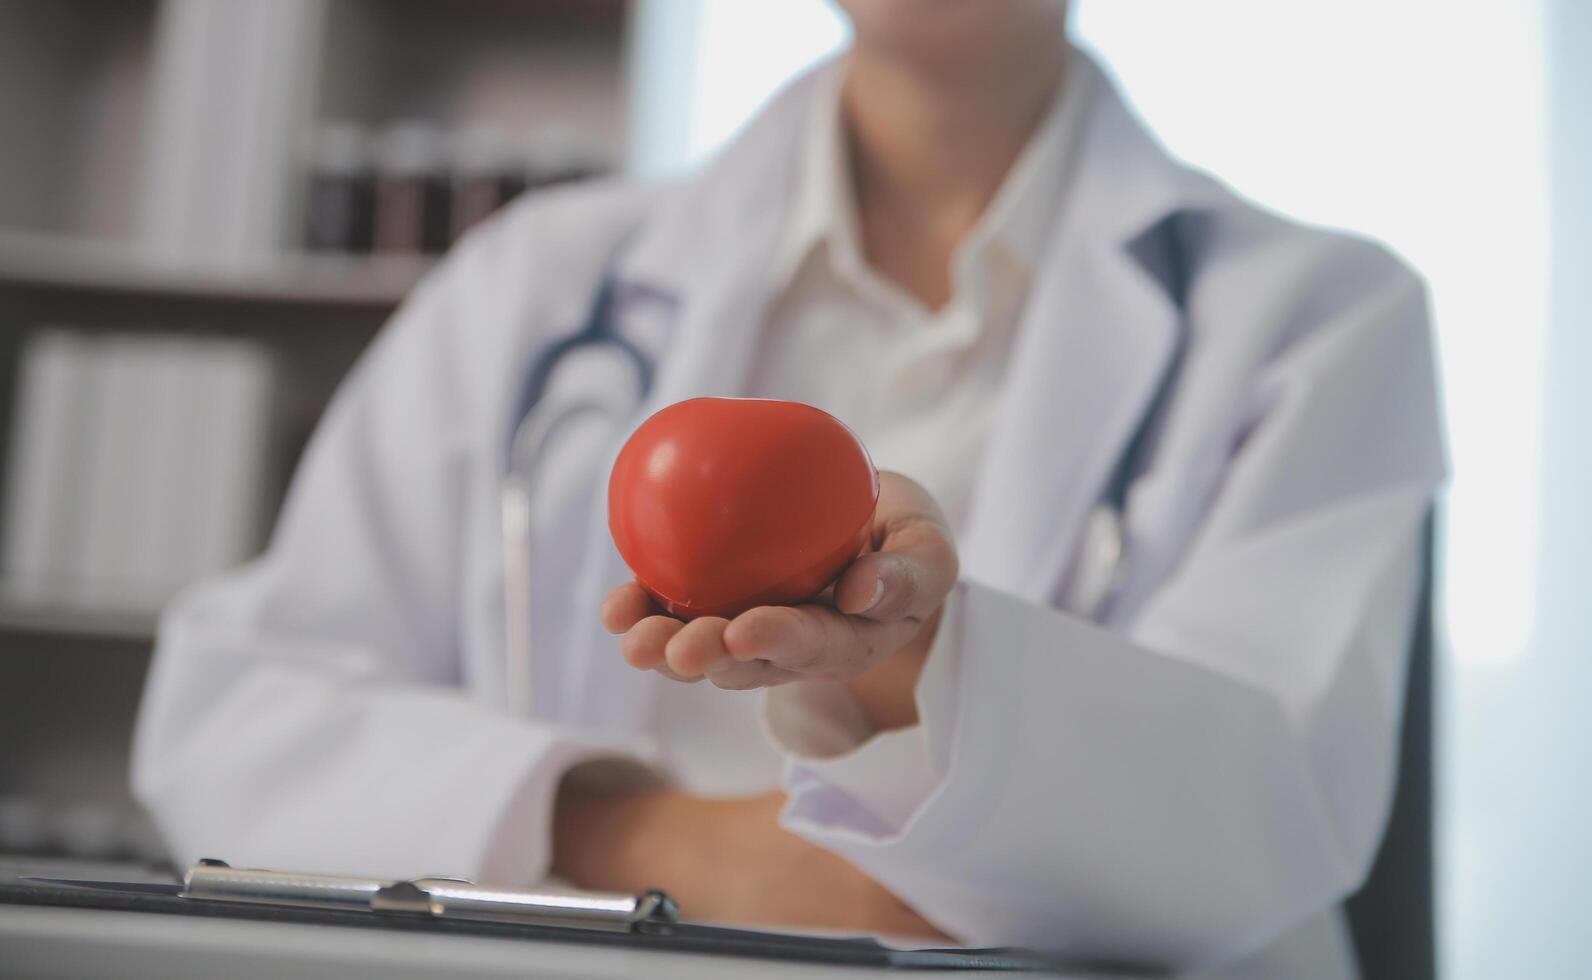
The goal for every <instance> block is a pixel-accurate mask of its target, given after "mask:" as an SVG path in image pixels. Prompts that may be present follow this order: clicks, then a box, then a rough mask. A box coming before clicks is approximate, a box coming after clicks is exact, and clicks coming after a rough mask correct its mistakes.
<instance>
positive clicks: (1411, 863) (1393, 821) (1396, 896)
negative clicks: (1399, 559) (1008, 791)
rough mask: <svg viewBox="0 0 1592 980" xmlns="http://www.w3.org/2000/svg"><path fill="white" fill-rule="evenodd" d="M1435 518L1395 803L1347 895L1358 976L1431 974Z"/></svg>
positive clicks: (1426, 542) (1431, 977) (1407, 688)
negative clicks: (1362, 876) (1366, 867)
mask: <svg viewBox="0 0 1592 980" xmlns="http://www.w3.org/2000/svg"><path fill="white" fill-rule="evenodd" d="M1434 527H1435V521H1434V519H1433V517H1432V516H1431V515H1428V516H1427V519H1426V526H1425V529H1424V531H1423V532H1422V537H1423V544H1422V547H1423V551H1424V555H1425V562H1424V570H1423V572H1422V576H1421V588H1420V598H1419V600H1418V605H1417V607H1416V614H1415V628H1414V632H1413V635H1412V642H1411V649H1410V660H1409V666H1408V668H1407V669H1408V671H1409V673H1408V675H1407V678H1406V680H1405V684H1404V720H1403V728H1402V731H1401V734H1400V738H1399V759H1398V782H1397V785H1396V788H1395V790H1394V794H1393V809H1392V812H1391V814H1390V815H1389V817H1388V823H1387V829H1386V830H1385V831H1383V835H1382V844H1381V846H1380V848H1378V850H1377V854H1376V860H1375V861H1374V862H1373V863H1372V865H1371V873H1370V875H1369V876H1368V877H1367V878H1366V880H1365V884H1363V885H1362V886H1360V890H1359V891H1357V892H1355V893H1354V894H1353V895H1352V896H1350V897H1349V899H1348V901H1347V902H1345V903H1344V909H1345V911H1346V912H1347V913H1348V918H1349V931H1350V933H1351V934H1352V935H1353V937H1354V947H1355V953H1356V954H1357V955H1358V957H1359V960H1360V975H1361V977H1362V978H1363V980H1435V978H1436V976H1437V948H1436V947H1437V942H1436V935H1437V930H1436V925H1435V903H1434V901H1433V893H1432V865H1433V860H1432V827H1433V813H1432V759H1433V752H1432V735H1433V710H1432V709H1433V705H1432V697H1433V694H1432V661H1433V649H1432V645H1433V644H1432V575H1433V564H1434V557H1433V537H1434Z"/></svg>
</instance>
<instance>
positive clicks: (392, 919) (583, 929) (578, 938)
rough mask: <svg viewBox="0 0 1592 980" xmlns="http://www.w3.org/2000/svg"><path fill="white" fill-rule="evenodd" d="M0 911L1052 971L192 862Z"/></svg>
mask: <svg viewBox="0 0 1592 980" xmlns="http://www.w3.org/2000/svg"><path fill="white" fill-rule="evenodd" d="M6 903H10V904H21V905H49V906H58V907H72V908H97V909H112V910H120V911H139V912H158V913H167V914H179V915H198V916H211V917H222V918H233V919H239V918H241V919H262V920H271V921H287V922H299V923H318V924H325V925H337V926H356V927H357V926H363V927H367V928H387V929H411V930H412V929H420V930H430V931H435V932H447V933H455V934H465V935H482V936H497V937H508V938H521V939H541V940H556V941H560V942H588V943H610V944H611V943H623V944H626V945H633V946H637V947H640V948H645V949H656V950H660V951H676V952H692V953H719V954H724V955H730V956H750V957H757V958H763V959H778V960H804V961H811V962H828V963H843V964H851V965H862V966H879V967H896V968H901V967H913V968H925V967H929V968H933V967H946V968H961V969H971V968H977V969H984V970H992V969H994V970H1029V971H1032V970H1040V971H1044V972H1052V971H1056V970H1058V969H1061V968H1062V966H1063V964H1061V963H1059V962H1058V961H1056V960H1055V959H1053V958H1050V957H1047V956H1045V955H1043V954H1040V953H1036V952H1032V951H1029V950H1019V949H962V948H945V949H916V948H903V947H898V946H893V945H889V944H887V943H884V942H880V941H879V940H877V939H874V938H872V937H838V938H837V937H831V936H821V935H811V934H797V933H779V932H765V931H758V930H753V929H741V928H730V927H726V926H712V925H702V924H698V923H692V922H689V921H682V920H681V918H680V910H679V909H678V908H677V907H676V905H675V903H674V901H673V900H672V899H670V898H669V897H668V896H667V895H665V894H664V893H662V892H659V891H651V892H646V893H644V894H642V895H634V896H631V895H590V894H574V895H565V894H558V893H554V892H536V891H523V892H522V891H515V890H510V889H503V888H495V887H489V886H483V885H477V884H475V883H473V882H470V881H467V880H464V879H458V878H446V877H430V878H417V879H413V880H410V881H381V880H377V879H370V878H354V877H342V876H337V875H322V874H297V873H291V872H281V871H263V870H255V869H245V868H233V867H230V866H229V865H227V864H226V863H225V862H222V861H216V860H209V859H207V860H203V861H200V862H199V863H198V864H196V865H194V867H193V868H192V869H191V870H189V872H188V873H187V875H186V876H184V878H183V880H182V881H180V882H179V881H172V882H149V881H86V880H77V879H69V878H47V877H19V878H15V879H13V880H11V881H0V904H6Z"/></svg>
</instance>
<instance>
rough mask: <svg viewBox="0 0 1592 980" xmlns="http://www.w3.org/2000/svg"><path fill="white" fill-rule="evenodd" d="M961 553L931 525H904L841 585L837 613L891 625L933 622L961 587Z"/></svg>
mask: <svg viewBox="0 0 1592 980" xmlns="http://www.w3.org/2000/svg"><path fill="white" fill-rule="evenodd" d="M956 574H957V563H956V551H955V549H954V548H953V547H952V546H951V543H950V541H949V540H947V539H946V537H945V533H944V530H943V529H942V528H940V527H939V526H938V525H937V524H935V523H934V522H931V521H927V520H924V521H912V522H903V523H902V524H899V525H897V526H896V527H894V528H891V529H890V532H889V533H888V534H887V535H886V537H885V539H884V541H883V542H882V544H881V546H880V549H879V550H878V551H875V552H871V553H869V554H866V555H863V556H862V557H861V558H858V559H857V560H856V561H854V562H852V563H851V565H850V567H848V568H847V569H846V571H845V573H844V574H842V575H841V577H840V580H839V581H838V582H836V583H835V608H836V609H838V610H840V611H841V612H843V613H845V614H846V615H848V616H862V617H864V618H866V619H871V620H874V621H876V622H881V623H888V622H895V621H896V620H900V619H927V618H928V617H929V616H931V615H933V614H934V611H935V610H936V609H938V608H939V607H940V603H942V602H944V601H945V596H946V593H948V592H950V590H951V587H952V586H953V585H955V584H956Z"/></svg>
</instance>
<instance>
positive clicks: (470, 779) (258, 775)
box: [132, 229, 646, 884]
mask: <svg viewBox="0 0 1592 980" xmlns="http://www.w3.org/2000/svg"><path fill="white" fill-rule="evenodd" d="M504 234H505V232H503V231H501V229H500V230H497V231H492V232H483V233H481V234H478V235H477V236H476V239H475V240H474V242H473V243H471V244H469V245H467V246H466V247H465V249H464V253H465V254H463V255H462V256H456V257H455V258H453V259H450V260H449V262H448V263H447V265H446V266H445V268H444V269H442V270H441V271H440V272H439V273H438V274H436V275H434V276H433V277H431V278H430V279H429V280H428V281H427V282H426V283H424V284H422V286H421V287H420V288H419V289H418V291H417V293H416V295H414V296H413V297H412V298H411V299H410V300H409V301H408V302H407V303H406V304H405V307H404V308H403V309H402V310H401V311H400V313H399V314H398V315H397V316H396V317H395V319H394V321H393V322H392V323H391V324H389V325H388V326H387V328H386V329H385V330H384V331H383V333H382V335H381V336H380V337H379V338H378V339H377V340H376V341H375V343H374V345H373V347H372V349H371V350H370V351H368V352H367V353H366V355H365V356H364V358H363V359H362V361H361V362H360V364H359V365H357V366H356V368H355V370H354V372H353V374H352V375H351V376H350V378H349V380H348V381H347V382H346V383H345V385H344V387H343V389H342V390H341V391H340V392H339V394H338V396H337V397H336V398H335V399H334V401H333V404H332V406H331V407H330V408H329V409H328V412H327V415H326V416H325V418H324V419H323V421H322V424H321V426H320V428H319V430H318V431H317V433H316V435H315V437H314V438H313V439H312V441H311V443H310V446H309V447H308V449H307V451H306V454H305V457H304V460H303V462H302V465H301V467H300V469H299V472H298V474H297V476H296V477H295V481H294V485H293V488H292V490H291V493H290V494H289V498H288V501H287V504H286V507H285V509H284V511H283V514H282V516H281V518H280V520H279V523H278V526H277V529H276V531H275V533H274V535H273V538H272V541H271V543H270V546H269V548H268V549H267V551H266V552H265V553H264V555H263V556H262V557H261V558H259V559H258V560H256V561H255V562H253V563H252V564H250V565H248V566H246V567H244V568H242V569H240V570H237V571H235V572H232V573H229V574H227V575H225V576H223V577H220V578H218V579H215V580H213V581H210V582H207V583H204V584H201V585H199V586H198V587H196V588H194V589H192V590H190V591H189V592H188V593H187V594H185V595H184V596H183V597H181V598H180V600H179V601H178V602H177V603H176V604H175V605H174V606H173V608H171V609H170V610H169V611H168V613H167V614H166V615H165V617H164V619H163V621H162V623H161V628H160V637H159V642H158V645H157V651H156V655H155V658H154V663H153V666H152V672H151V676H150V679H149V681H148V684H147V690H146V694H145V701H144V705H143V709H142V713H141V717H140V719H139V723H138V727H137V732H136V738H135V746H134V755H133V771H132V778H133V786H134V790H135V793H136V796H137V798H138V799H139V800H140V801H141V802H142V803H143V804H144V805H145V806H146V807H147V808H148V809H149V810H150V811H151V812H152V814H153V815H154V817H155V818H156V821H157V824H158V826H159V827H160V829H161V831H162V833H163V835H164V837H165V839H166V841H167V844H168V846H169V847H170V849H171V850H172V852H173V857H174V858H175V859H176V860H177V861H178V862H180V863H182V864H186V863H188V862H191V861H193V860H195V859H196V858H198V857H200V856H201V855H203V856H211V857H218V858H222V859H225V860H228V861H230V862H233V863H235V864H243V865H251V866H263V867H272V868H283V869H289V870H293V869H303V870H313V871H326V872H343V873H359V874H372V875H380V876H390V877H404V876H417V875H424V874H438V873H447V874H465V875H469V876H472V877H477V878H481V879H485V880H488V881H494V882H502V883H519V884H523V883H528V882H530V881H532V880H534V879H536V878H538V877H540V876H541V875H542V874H543V872H544V871H545V869H546V867H547V865H548V863H549V848H550V844H549V834H550V832H549V826H548V823H549V812H548V811H549V808H550V802H551V799H552V796H553V793H554V789H555V785H556V781H557V780H558V778H559V777H560V776H561V774H562V773H563V772H564V771H565V770H566V769H568V768H569V767H570V766H572V765H574V764H575V763H576V762H578V761H580V760H582V759H585V758H589V757H593V756H597V755H613V754H618V755H637V754H644V753H645V751H646V749H645V746H635V745H629V744H617V743H615V742H613V741H612V740H611V739H606V738H604V737H601V736H598V735H596V734H593V733H590V732H582V731H577V730H574V729H571V728H567V727H562V726H553V725H548V724H542V723H535V722H528V721H524V720H520V719H517V718H511V717H509V716H508V715H506V714H504V713H500V712H499V711H497V710H495V709H493V708H492V707H488V706H483V705H482V704H481V703H479V702H475V701H472V700H470V699H469V698H468V697H467V696H466V694H465V692H464V691H462V690H461V689H460V688H459V687H458V686H457V685H458V684H459V682H460V680H461V676H460V675H461V671H462V670H463V667H462V666H461V656H460V647H461V643H462V642H463V641H462V640H461V628H460V619H461V618H462V617H461V613H460V605H461V603H460V598H459V594H460V591H461V588H460V584H459V583H460V581H461V567H460V566H461V564H462V562H461V549H462V547H463V545H462V543H461V542H462V540H463V539H464V537H465V530H464V528H463V527H462V526H461V525H462V524H463V522H464V521H465V519H466V518H465V514H466V511H467V509H466V500H467V495H469V494H471V493H481V492H492V491H491V489H490V488H489V487H484V485H483V484H484V482H486V481H491V480H492V479H493V475H492V474H491V473H490V472H489V470H490V467H489V466H486V465H484V464H483V463H482V460H484V459H485V460H490V459H491V458H492V457H491V455H490V454H489V453H486V452H484V451H483V450H482V448H481V446H480V443H481V442H485V441H486V440H488V439H490V438H491V437H492V434H493V433H494V432H496V431H497V427H496V426H494V425H492V424H491V423H490V422H489V420H488V419H487V418H486V414H487V410H486V409H485V408H484V407H483V406H484V405H485V404H486V403H487V402H489V401H491V399H490V398H489V397H488V395H487V394H485V393H483V391H482V390H481V389H483V388H490V386H491V385H492V383H493V382H492V380H491V379H492V378H493V377H495V374H494V371H493V369H492V367H491V362H493V361H503V360H506V359H508V358H507V356H506V349H498V348H497V345H498V341H499V340H500V339H501V338H495V337H494V336H493V331H494V330H495V329H496V327H495V326H494V323H493V318H494V317H501V316H502V314H501V312H499V311H497V310H495V309H494V308H489V304H484V303H481V302H477V301H475V300H474V299H473V298H475V297H481V296H483V295H487V296H492V295H495V296H502V295H503V289H504V286H503V283H504V282H516V281H519V280H522V279H524V278H526V273H525V272H524V271H523V267H520V266H519V261H520V260H522V259H524V258H525V257H524V256H519V257H518V258H515V257H514V254H513V251H512V249H510V250H508V252H507V253H505V254H499V253H501V252H503V251H504V248H505V247H506V246H505V245H504V242H503V241H500V240H499V239H502V238H503V235H504ZM504 264H508V265H510V266H514V267H515V268H511V269H503V268H500V266H502V265H504ZM509 275H512V276H513V277H514V278H512V279H510V278H508V276H509ZM472 304H473V305H472ZM502 305H504V304H501V303H500V304H497V306H502ZM508 305H510V306H512V305H513V304H508ZM472 361H474V363H472ZM479 509H480V508H477V510H479Z"/></svg>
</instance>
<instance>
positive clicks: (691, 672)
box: [663, 616, 730, 677]
mask: <svg viewBox="0 0 1592 980" xmlns="http://www.w3.org/2000/svg"><path fill="white" fill-rule="evenodd" d="M729 624H730V621H729V620H727V619H724V618H722V617H719V616H703V617H702V618H701V619H693V620H691V622H689V623H686V624H685V629H682V630H681V631H680V632H678V633H676V634H675V635H674V636H673V638H671V639H670V640H669V642H668V644H667V645H666V646H665V647H664V651H663V653H664V659H666V660H667V661H668V663H669V669H670V670H672V671H674V672H675V673H676V674H679V675H680V676H682V677H701V676H702V675H703V674H705V673H707V670H708V668H709V667H712V666H713V665H714V664H716V663H718V662H719V661H721V660H727V659H729V656H730V654H729V651H727V650H726V649H725V648H724V627H726V626H728V625H729Z"/></svg>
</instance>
